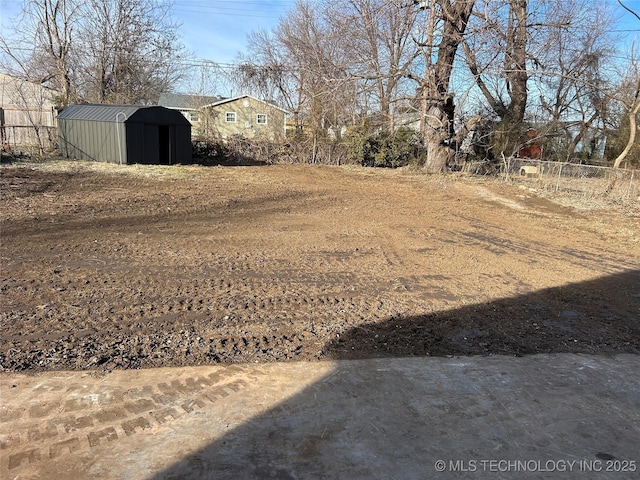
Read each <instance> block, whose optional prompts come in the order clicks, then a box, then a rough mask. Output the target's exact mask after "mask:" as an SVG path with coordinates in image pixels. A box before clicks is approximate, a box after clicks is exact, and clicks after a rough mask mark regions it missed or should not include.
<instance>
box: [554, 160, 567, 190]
mask: <svg viewBox="0 0 640 480" xmlns="http://www.w3.org/2000/svg"><path fill="white" fill-rule="evenodd" d="M564 166H565V164H564V163H561V164H560V169H559V170H558V180H557V181H556V193H558V190H560V176H561V175H562V169H563V168H564Z"/></svg>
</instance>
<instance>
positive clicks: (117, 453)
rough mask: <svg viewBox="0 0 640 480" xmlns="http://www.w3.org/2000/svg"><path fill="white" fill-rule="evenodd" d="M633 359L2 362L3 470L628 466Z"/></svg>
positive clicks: (634, 403) (609, 469)
mask: <svg viewBox="0 0 640 480" xmlns="http://www.w3.org/2000/svg"><path fill="white" fill-rule="evenodd" d="M638 372H640V356H637V355H628V354H625V355H619V356H615V357H603V356H587V355H573V354H554V355H535V356H528V357H519V358H516V357H505V356H492V357H454V358H430V357H421V358H392V359H373V360H356V361H337V362H320V363H273V364H255V365H238V366H204V367H190V368H169V369H154V370H139V371H114V372H111V373H95V372H93V373H92V372H53V373H44V374H38V375H28V376H26V375H19V374H8V373H3V374H0V382H1V384H0V385H1V388H2V390H1V406H0V414H1V415H0V436H1V440H2V443H1V449H0V460H1V461H0V478H2V479H18V478H33V479H35V478H41V479H72V478H73V479H83V478H91V479H128V480H138V479H139V480H143V479H145V480H147V479H148V480H151V479H153V480H156V479H157V480H160V479H209V478H210V479H253V478H260V479H377V478H379V479H431V478H434V479H454V478H455V479H461V478H464V479H466V478H491V479H503V478H514V479H515V478H518V479H520V478H550V479H558V478H589V479H630V478H639V477H640V465H638V463H640V375H639V374H638Z"/></svg>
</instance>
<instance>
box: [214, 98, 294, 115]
mask: <svg viewBox="0 0 640 480" xmlns="http://www.w3.org/2000/svg"><path fill="white" fill-rule="evenodd" d="M242 98H252V99H253V100H255V101H256V102H260V103H264V104H265V105H269V106H270V107H273V108H276V109H278V110H282V111H283V112H285V113H288V112H287V111H286V110H285V109H284V108H281V107H279V106H277V105H275V104H273V103H270V102H265V101H264V100H260V99H259V98H256V97H254V96H251V95H239V96H237V97H232V98H223V99H220V100H219V101H217V102H213V103H210V104H208V105H203V106H202V108H204V107H217V106H219V105H224V104H225V103H231V102H235V101H237V100H240V99H242Z"/></svg>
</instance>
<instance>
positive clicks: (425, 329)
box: [0, 162, 640, 372]
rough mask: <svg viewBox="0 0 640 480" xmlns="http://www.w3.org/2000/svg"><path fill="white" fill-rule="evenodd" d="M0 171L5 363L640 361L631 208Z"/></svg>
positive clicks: (638, 280)
mask: <svg viewBox="0 0 640 480" xmlns="http://www.w3.org/2000/svg"><path fill="white" fill-rule="evenodd" d="M1 173H2V176H1V185H0V198H1V205H2V209H1V211H0V226H1V228H2V230H1V234H2V246H1V249H0V254H1V265H2V270H1V273H0V289H1V291H2V297H1V302H0V325H1V329H0V369H1V370H3V371H32V372H35V371H42V370H61V369H72V370H75V369H97V370H111V369H126V368H142V367H156V366H170V365H171V366H177V365H200V364H210V363H219V362H222V363H232V362H269V361H283V360H290V359H296V360H321V359H332V358H364V357H372V356H385V355H394V356H398V355H476V354H481V355H490V354H514V355H525V354H531V353H538V352H585V353H617V352H630V353H640V214H639V211H638V210H639V209H638V208H635V209H634V208H632V209H631V210H630V211H627V214H626V215H623V214H621V213H615V212H610V211H604V210H591V211H584V210H574V209H571V208H568V207H565V206H560V205H558V204H555V203H553V202H552V201H551V200H549V199H543V198H540V197H537V196H536V195H535V193H534V192H532V191H530V190H528V189H522V188H517V187H515V186H511V185H507V184H504V183H497V182H493V181H479V180H474V179H464V178H460V177H456V176H443V177H439V176H426V175H421V174H418V173H415V172H414V173H412V172H407V171H398V170H396V171H386V170H385V171H382V170H371V169H361V168H354V167H349V168H345V167H343V168H340V167H326V166H325V167H321V166H300V165H297V166H295V165H294V166H292V165H277V166H264V167H210V168H206V167H197V166H190V167H181V166H177V167H152V166H147V167H140V166H125V167H119V166H117V165H112V166H111V165H96V164H88V163H80V162H55V163H50V164H33V165H19V166H16V165H13V166H11V165H9V166H3V168H2V169H1ZM634 211H635V213H634ZM629 212H630V213H629Z"/></svg>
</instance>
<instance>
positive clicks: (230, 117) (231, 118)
mask: <svg viewBox="0 0 640 480" xmlns="http://www.w3.org/2000/svg"><path fill="white" fill-rule="evenodd" d="M225 120H226V121H227V122H230V123H236V112H227V114H226V117H225Z"/></svg>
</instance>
